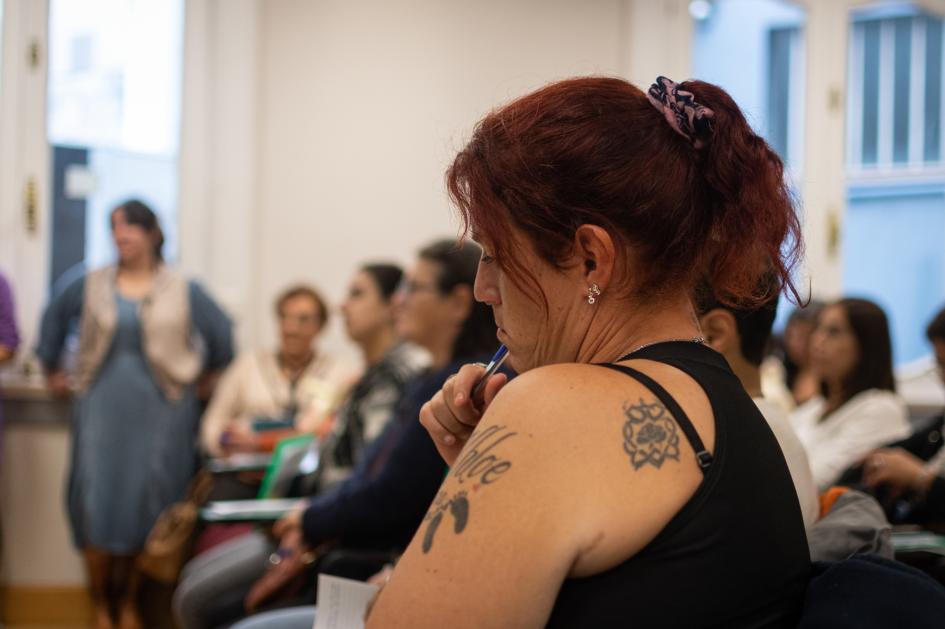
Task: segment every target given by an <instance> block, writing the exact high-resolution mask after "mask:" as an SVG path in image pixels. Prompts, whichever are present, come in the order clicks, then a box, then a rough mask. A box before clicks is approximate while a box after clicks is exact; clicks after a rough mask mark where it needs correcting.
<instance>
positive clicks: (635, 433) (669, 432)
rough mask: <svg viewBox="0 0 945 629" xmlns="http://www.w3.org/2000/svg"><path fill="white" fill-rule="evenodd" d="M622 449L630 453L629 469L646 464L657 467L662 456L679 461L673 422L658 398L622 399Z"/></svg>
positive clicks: (664, 458)
mask: <svg viewBox="0 0 945 629" xmlns="http://www.w3.org/2000/svg"><path fill="white" fill-rule="evenodd" d="M623 414H624V415H625V416H626V418H627V421H626V422H625V423H624V425H623V449H624V451H625V452H626V453H627V454H629V455H630V463H631V464H633V469H635V470H638V469H640V468H641V467H643V466H644V465H646V464H647V463H649V464H651V465H653V466H655V467H657V468H659V467H661V466H662V465H663V462H664V461H665V460H666V459H673V460H674V461H678V460H679V434H678V432H677V430H676V421H675V420H674V419H673V416H672V415H671V414H670V412H669V411H667V410H666V407H665V406H663V405H662V404H661V403H660V402H659V401H654V402H652V403H649V404H648V403H647V402H644V401H643V398H640V401H639V402H638V403H636V404H630V403H629V402H624V405H623Z"/></svg>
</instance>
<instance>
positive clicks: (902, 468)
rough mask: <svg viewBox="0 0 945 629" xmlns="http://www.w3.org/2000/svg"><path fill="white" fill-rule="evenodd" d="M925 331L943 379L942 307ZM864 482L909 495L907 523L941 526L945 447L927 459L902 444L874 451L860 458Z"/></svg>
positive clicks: (944, 329) (891, 494) (944, 317)
mask: <svg viewBox="0 0 945 629" xmlns="http://www.w3.org/2000/svg"><path fill="white" fill-rule="evenodd" d="M925 333H926V336H927V337H928V339H929V341H930V342H931V343H932V348H933V349H934V351H935V362H936V364H937V365H938V370H939V377H941V378H942V379H943V381H945V310H942V311H940V312H939V313H938V314H937V315H936V316H935V318H934V319H933V320H932V322H931V323H930V324H929V327H928V328H927V329H926V332H925ZM863 483H864V484H865V485H866V486H867V487H870V488H871V489H873V490H874V491H876V490H880V491H882V492H883V493H885V495H886V496H888V497H889V498H898V497H900V496H905V495H908V494H911V495H912V496H913V497H914V498H915V499H916V503H915V505H914V507H913V509H912V510H911V511H910V513H909V514H908V516H907V519H908V520H909V521H910V522H919V523H922V524H931V523H932V522H933V521H934V523H935V524H936V525H940V524H941V521H942V520H943V519H945V447H942V448H939V450H938V452H937V453H936V454H935V455H933V456H932V458H931V459H929V460H928V461H924V460H922V459H921V458H919V457H918V456H916V455H915V454H912V453H911V452H909V451H908V450H907V449H905V448H903V447H890V448H883V449H878V450H874V451H873V452H871V453H870V454H869V456H867V457H866V459H864V461H863Z"/></svg>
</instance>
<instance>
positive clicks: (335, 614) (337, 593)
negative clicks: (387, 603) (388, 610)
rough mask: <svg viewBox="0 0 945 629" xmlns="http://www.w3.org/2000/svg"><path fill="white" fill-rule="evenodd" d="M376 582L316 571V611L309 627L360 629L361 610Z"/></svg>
mask: <svg viewBox="0 0 945 629" xmlns="http://www.w3.org/2000/svg"><path fill="white" fill-rule="evenodd" d="M378 589H379V588H378V586H376V585H371V584H369V583H362V582H361V581H352V580H351V579H342V578H341V577H333V576H331V575H327V574H320V575H318V611H317V612H315V625H314V626H313V627H312V629H363V628H364V611H365V610H366V609H367V606H368V603H370V602H371V599H373V598H374V595H375V594H376V593H377V590H378Z"/></svg>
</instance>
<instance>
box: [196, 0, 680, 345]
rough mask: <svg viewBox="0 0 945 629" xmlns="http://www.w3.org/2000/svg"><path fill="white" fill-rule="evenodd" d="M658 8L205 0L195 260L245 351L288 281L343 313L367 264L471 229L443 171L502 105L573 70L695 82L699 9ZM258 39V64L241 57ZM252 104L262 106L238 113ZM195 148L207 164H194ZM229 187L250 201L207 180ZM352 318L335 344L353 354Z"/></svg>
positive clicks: (200, 2) (621, 1)
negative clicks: (463, 225) (348, 335)
mask: <svg viewBox="0 0 945 629" xmlns="http://www.w3.org/2000/svg"><path fill="white" fill-rule="evenodd" d="M651 4H652V3H650V2H645V1H642V0H639V1H637V0H594V1H591V2H577V1H575V0H519V1H517V2H504V1H501V0H484V1H482V2H476V3H466V2H459V1H449V2H436V1H432V0H398V2H381V1H379V0H374V1H368V2H358V3H351V2H344V1H341V0H330V1H323V2H309V1H305V0H267V1H266V2H253V0H239V1H238V2H235V3H232V4H231V3H227V4H226V10H225V11H224V10H223V9H222V5H220V4H218V2H215V0H191V2H190V3H189V4H188V18H189V19H190V20H191V22H190V24H189V26H188V28H189V29H191V30H192V32H191V34H190V35H189V36H188V39H187V41H188V44H189V45H190V46H191V47H192V51H193V49H194V48H197V47H199V48H201V49H203V50H204V53H203V55H204V57H203V58H204V60H205V62H206V66H202V65H201V63H202V62H198V67H197V68H196V69H195V68H194V67H193V66H191V67H189V68H185V85H194V86H195V89H196V90H201V89H202V90H204V95H203V96H194V95H193V94H191V96H188V95H187V93H186V88H185V105H184V126H185V134H184V143H183V145H182V159H183V160H184V161H186V162H187V165H186V166H184V167H182V173H181V177H182V179H181V186H182V201H181V221H182V225H181V241H182V252H181V254H182V256H181V260H182V264H183V265H184V266H185V269H187V270H189V271H191V272H193V273H195V274H197V275H198V276H201V277H204V278H205V280H206V281H207V283H208V284H209V285H210V286H211V287H212V288H214V290H216V291H217V292H218V293H221V298H222V300H223V301H224V303H226V304H227V305H228V307H230V309H231V310H232V311H234V313H235V314H236V316H237V318H238V320H239V322H240V330H239V338H240V341H241V342H242V343H243V344H244V345H247V344H249V345H260V344H264V345H265V344H271V343H273V342H274V330H273V326H272V324H271V322H272V317H271V301H272V298H273V297H274V295H275V294H276V293H277V292H278V290H279V289H280V288H281V287H283V286H285V285H286V284H287V283H289V282H292V281H297V280H308V281H312V282H314V283H315V284H316V285H317V286H319V287H321V288H322V289H323V290H324V291H325V292H326V294H327V295H328V297H329V299H330V300H332V301H334V302H336V303H337V301H338V300H339V299H340V298H341V297H342V295H343V291H344V288H345V285H346V283H347V281H348V279H349V277H350V276H351V274H352V271H353V269H354V268H355V267H356V266H357V265H358V264H359V263H361V262H364V261H366V260H377V259H392V260H395V261H399V262H402V263H409V261H410V260H411V258H412V254H413V252H414V251H415V250H416V249H417V248H418V247H419V246H421V245H423V244H425V243H426V242H428V241H429V240H431V239H432V238H435V237H438V236H452V235H455V234H456V233H457V231H458V223H457V222H456V220H455V218H454V215H453V213H452V211H451V209H450V207H449V205H448V202H447V198H446V195H445V192H444V184H443V174H444V171H445V169H446V167H447V165H448V164H449V162H450V160H451V158H452V156H453V155H455V153H456V151H457V150H458V149H459V148H461V147H462V145H463V143H464V141H465V139H466V138H468V135H469V133H470V132H471V130H472V128H473V126H474V124H475V123H476V121H477V120H479V119H480V118H481V117H482V116H483V115H484V114H485V113H487V112H488V111H489V110H490V109H491V108H492V107H495V106H496V105H499V104H501V103H503V102H505V101H508V100H510V99H512V98H514V97H516V96H519V95H522V94H524V93H526V92H527V91H529V90H531V89H534V88H536V87H538V86H540V85H543V84H544V83H546V82H549V81H552V80H554V79H559V78H564V77H568V76H572V75H578V74H608V75H627V74H628V73H631V72H632V73H634V74H640V75H641V76H642V75H650V74H651V75H652V77H653V78H655V76H656V74H658V73H661V72H662V73H666V74H670V75H680V74H686V73H687V72H688V68H687V64H688V34H689V32H690V28H691V27H690V25H689V18H688V15H687V14H686V13H685V9H684V7H685V3H684V2H682V1H681V0H667V1H666V2H663V3H661V4H662V5H663V6H661V8H660V9H659V10H655V11H654V10H653V8H652V7H651ZM641 11H642V13H641ZM195 16H196V17H195ZM643 16H645V17H646V21H645V22H644V20H643V19H642V17H643ZM638 18H639V19H638ZM200 20H205V21H206V26H205V27H204V28H203V29H201V27H200V26H199V24H197V22H199V21H200ZM254 23H255V28H253V24H254ZM227 24H229V26H227ZM666 28H676V29H677V30H680V32H681V33H682V34H683V36H681V37H679V38H678V40H679V41H680V42H682V43H681V44H680V46H679V47H678V49H679V51H678V54H675V55H668V56H667V55H662V56H661V55H660V54H657V51H658V50H659V47H661V46H665V39H664V34H665V31H666ZM247 40H248V41H255V42H256V43H257V46H256V52H255V54H253V53H252V52H251V51H247V50H246V49H245V48H240V47H239V46H238V43H237V42H239V41H247ZM234 55H235V57H236V59H235V60H234V59H233V57H234ZM677 57H678V58H677ZM188 58H189V63H193V61H194V60H193V59H192V58H190V57H188ZM227 60H229V63H227ZM233 61H236V63H233ZM224 63H226V64H227V67H226V69H225V72H226V75H225V76H224V77H223V78H221V77H220V76H218V75H217V74H215V72H214V69H215V68H217V67H219V66H220V64H224ZM240 68H244V69H243V70H240ZM208 86H209V87H208ZM250 92H252V94H254V95H255V101H254V102H253V103H251V104H249V105H247V104H246V103H244V102H232V101H233V100H236V99H239V98H240V96H241V95H244V96H245V95H247V94H249V93H250ZM188 98H190V99H191V101H190V104H189V105H188ZM233 106H235V107H237V108H238V112H240V113H237V114H235V115H234V114H233V113H232V112H231V111H230V112H227V111H226V110H227V109H228V108H230V107H233ZM221 108H222V109H223V110H224V111H223V112H222V115H223V116H224V117H225V118H229V125H228V126H223V125H221V123H220V121H219V117H218V112H219V110H220V109H221ZM195 120H204V121H205V124H204V125H203V126H204V129H202V130H200V129H198V126H199V125H198V124H197V123H195ZM206 128H210V129H211V130H212V131H211V134H210V137H209V138H208V137H206V136H204V135H201V134H202V133H205V131H206ZM188 129H189V130H190V133H188ZM194 130H198V133H197V135H196V136H192V133H193V132H194ZM241 138H242V139H241ZM188 143H190V144H188ZM234 143H235V144H234ZM225 144H229V145H231V146H236V147H237V148H242V149H244V150H245V149H249V148H253V147H257V148H258V151H257V152H255V159H254V160H253V162H252V163H251V164H248V163H242V164H233V165H232V167H231V168H223V169H221V168H220V167H219V166H215V165H213V164H216V163H218V160H216V159H214V156H215V155H216V156H219V158H220V160H231V161H232V160H233V156H232V155H233V153H232V149H231V148H230V149H227V148H223V147H224V145H225ZM194 147H197V150H196V153H197V154H200V155H203V156H204V158H203V159H202V161H201V163H197V162H196V161H195V160H190V159H189V158H188V157H187V156H188V155H189V154H190V155H192V154H194V151H193V150H192V149H193V148H194ZM206 168H210V169H212V172H210V173H209V175H208V176H204V174H202V170H201V169H206ZM234 172H243V173H245V176H233V173H234ZM221 178H223V179H225V180H226V181H229V182H231V183H232V185H233V186H236V187H238V188H239V190H240V191H241V194H242V195H243V197H236V196H234V194H233V192H232V190H231V189H230V190H228V189H222V190H221V189H220V187H219V185H218V183H217V184H206V183H201V182H205V181H208V180H209V181H211V182H219V181H220V179H221ZM207 185H210V186H214V185H216V189H217V191H219V192H222V193H228V194H229V198H230V203H229V204H228V206H227V207H226V208H224V207H220V205H219V204H217V203H216V201H215V198H214V196H215V195H214V194H208V193H207V192H206V190H204V191H203V192H201V193H200V194H199V195H198V194H195V193H194V190H195V189H197V188H200V187H202V186H203V187H206V186H207ZM246 196H249V197H251V198H252V203H251V205H252V207H251V209H249V210H248V211H247V209H246V208H245V207H244V206H243V205H242V204H244V203H245V202H246V199H245V197H246ZM234 204H236V205H237V206H238V207H236V211H235V215H234V213H233V212H231V210H232V209H233V206H234ZM232 239H235V240H232ZM234 242H239V243H241V244H240V245H239V246H236V245H234ZM220 247H225V248H227V251H228V253H227V254H221V253H219V252H217V253H215V252H214V248H220ZM337 323H338V322H336V325H334V326H333V327H332V331H331V333H330V334H329V335H328V338H327V339H326V341H325V345H327V346H329V347H331V348H333V349H335V350H341V351H347V352H350V348H348V347H347V345H346V344H345V343H344V342H343V339H342V335H341V334H340V332H339V326H338V325H337ZM349 355H350V354H349Z"/></svg>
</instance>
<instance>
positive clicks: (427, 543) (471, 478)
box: [422, 426, 518, 554]
mask: <svg viewBox="0 0 945 629" xmlns="http://www.w3.org/2000/svg"><path fill="white" fill-rule="evenodd" d="M517 434H518V433H516V432H512V431H511V430H508V429H507V428H506V427H505V426H490V427H489V428H487V429H485V430H483V431H482V433H480V434H478V435H474V436H473V438H472V439H470V440H469V443H467V444H466V448H465V449H464V450H463V453H462V454H461V455H460V458H459V460H457V461H456V465H454V466H453V469H452V470H451V471H450V476H452V477H453V478H455V479H456V481H457V482H458V483H459V484H460V485H464V488H463V489H460V490H459V491H457V492H456V493H455V494H453V495H452V496H450V495H449V494H448V493H447V492H445V491H441V492H440V493H438V494H437V495H436V498H434V499H433V504H432V505H431V506H430V510H429V511H427V514H426V515H425V516H424V518H423V521H424V522H426V530H425V531H424V533H423V545H422V548H423V553H424V554H426V553H429V552H430V550H431V549H432V548H433V539H434V538H435V537H436V533H437V531H438V530H439V528H440V524H441V523H442V522H443V518H444V517H445V514H446V512H447V511H449V514H450V516H451V517H452V520H453V532H454V533H455V534H457V535H459V534H460V533H462V532H463V531H464V530H466V525H467V524H468V523H469V495H470V492H472V493H475V492H477V491H479V490H480V489H482V488H483V487H485V486H487V485H491V484H492V483H494V482H496V481H497V480H499V479H500V478H501V477H502V475H503V474H505V473H506V472H508V471H509V470H510V469H511V468H512V462H511V461H509V460H508V459H505V458H502V457H501V456H499V455H498V454H497V453H496V452H495V449H496V447H497V446H498V445H500V444H501V443H502V442H504V441H507V440H508V439H511V438H512V437H514V436H515V435H517Z"/></svg>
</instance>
